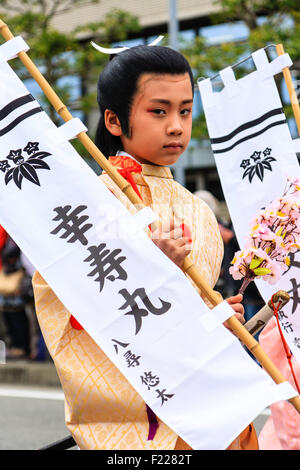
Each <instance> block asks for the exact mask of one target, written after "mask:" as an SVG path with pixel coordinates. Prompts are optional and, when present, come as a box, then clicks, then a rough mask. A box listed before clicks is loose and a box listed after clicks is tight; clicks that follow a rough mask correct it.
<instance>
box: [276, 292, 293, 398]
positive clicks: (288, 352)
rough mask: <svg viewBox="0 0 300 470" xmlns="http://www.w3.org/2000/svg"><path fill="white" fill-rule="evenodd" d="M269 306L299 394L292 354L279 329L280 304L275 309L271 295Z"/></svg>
mask: <svg viewBox="0 0 300 470" xmlns="http://www.w3.org/2000/svg"><path fill="white" fill-rule="evenodd" d="M271 304H272V307H273V311H274V316H275V318H276V322H277V327H278V331H279V334H280V338H281V342H282V345H283V347H284V351H285V354H286V357H287V360H288V363H289V366H290V369H291V372H292V375H293V378H294V382H295V385H296V387H297V390H298V393H299V394H300V387H299V384H298V381H297V377H296V374H295V371H294V367H293V363H292V354H291V351H290V348H289V346H288V344H287V342H286V340H285V338H284V336H283V333H282V329H281V326H280V321H279V315H278V310H279V308H280V307H281V302H278V305H277V307H275V305H274V302H273V295H272V297H271Z"/></svg>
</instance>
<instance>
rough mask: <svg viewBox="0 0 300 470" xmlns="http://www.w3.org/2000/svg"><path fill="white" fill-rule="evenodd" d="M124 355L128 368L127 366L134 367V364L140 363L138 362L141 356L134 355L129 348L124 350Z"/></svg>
mask: <svg viewBox="0 0 300 470" xmlns="http://www.w3.org/2000/svg"><path fill="white" fill-rule="evenodd" d="M124 357H125V358H126V362H127V364H128V368H129V367H135V366H139V365H140V363H139V359H140V358H141V356H136V355H135V354H133V353H132V352H131V351H130V350H129V351H126V353H125V354H124Z"/></svg>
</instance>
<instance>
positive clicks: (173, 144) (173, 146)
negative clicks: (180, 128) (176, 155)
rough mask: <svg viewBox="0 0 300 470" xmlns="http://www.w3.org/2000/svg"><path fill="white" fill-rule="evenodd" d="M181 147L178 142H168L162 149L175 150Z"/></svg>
mask: <svg viewBox="0 0 300 470" xmlns="http://www.w3.org/2000/svg"><path fill="white" fill-rule="evenodd" d="M182 147H183V145H182V144H181V143H180V142H170V143H169V144H167V145H164V148H168V149H175V150H176V149H179V148H182Z"/></svg>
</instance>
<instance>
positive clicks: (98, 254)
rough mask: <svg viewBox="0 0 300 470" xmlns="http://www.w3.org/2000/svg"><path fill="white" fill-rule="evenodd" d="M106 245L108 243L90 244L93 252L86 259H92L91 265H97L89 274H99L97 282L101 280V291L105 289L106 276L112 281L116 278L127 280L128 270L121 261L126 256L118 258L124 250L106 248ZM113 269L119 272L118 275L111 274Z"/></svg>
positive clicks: (87, 260) (88, 260)
mask: <svg viewBox="0 0 300 470" xmlns="http://www.w3.org/2000/svg"><path fill="white" fill-rule="evenodd" d="M105 247H106V243H101V244H100V245H99V246H95V245H93V246H89V247H88V250H89V251H90V253H91V254H90V256H88V257H87V258H86V259H85V260H84V261H85V262H90V261H91V264H90V265H91V266H95V269H93V270H92V271H91V272H90V273H89V274H88V276H95V275H96V274H98V276H97V278H96V279H95V282H99V285H100V292H101V291H102V289H103V286H104V281H105V278H107V279H109V280H110V281H115V280H116V279H121V280H122V281H126V279H127V272H126V271H125V269H123V268H122V266H121V263H122V262H123V261H124V260H125V259H126V256H120V257H119V258H117V256H118V255H119V254H120V253H121V251H122V250H120V249H116V250H113V251H110V250H108V249H106V250H105ZM113 271H116V272H117V274H118V277H116V276H115V275H113V274H111V273H112V272H113Z"/></svg>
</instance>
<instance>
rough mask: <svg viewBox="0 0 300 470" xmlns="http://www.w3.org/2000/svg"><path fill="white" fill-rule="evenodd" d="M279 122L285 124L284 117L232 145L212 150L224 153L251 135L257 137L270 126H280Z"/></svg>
mask: <svg viewBox="0 0 300 470" xmlns="http://www.w3.org/2000/svg"><path fill="white" fill-rule="evenodd" d="M281 124H286V119H284V120H283V121H277V122H272V123H271V124H269V125H268V126H267V127H265V128H264V129H262V130H261V131H258V132H255V134H251V135H248V136H246V137H244V138H243V139H240V140H238V141H237V142H235V143H234V144H233V145H231V146H230V147H227V148H224V149H220V150H214V149H212V151H213V153H225V152H229V150H232V149H233V148H234V147H236V146H237V145H239V144H241V143H242V142H245V141H246V140H249V139H253V137H257V136H258V135H260V134H263V133H264V132H266V131H267V130H268V129H271V127H274V126H280V125H281Z"/></svg>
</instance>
